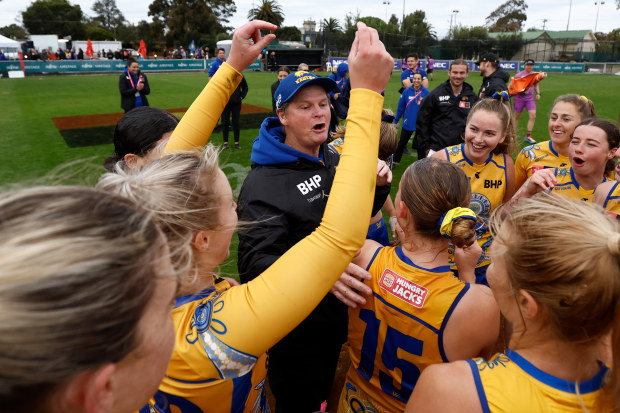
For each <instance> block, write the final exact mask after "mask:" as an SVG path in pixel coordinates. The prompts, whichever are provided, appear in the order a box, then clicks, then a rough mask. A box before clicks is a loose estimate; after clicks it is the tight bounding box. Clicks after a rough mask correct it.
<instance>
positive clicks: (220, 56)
mask: <svg viewBox="0 0 620 413" xmlns="http://www.w3.org/2000/svg"><path fill="white" fill-rule="evenodd" d="M217 58H218V59H220V60H224V59H225V58H226V52H225V51H223V50H219V51H218V52H217Z"/></svg>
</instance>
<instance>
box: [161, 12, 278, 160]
mask: <svg viewBox="0 0 620 413" xmlns="http://www.w3.org/2000/svg"><path fill="white" fill-rule="evenodd" d="M276 28H277V26H275V25H273V24H271V23H267V22H264V21H262V20H253V21H251V22H249V23H246V24H244V25H243V26H241V27H240V28H238V29H237V30H235V34H234V35H233V43H232V46H231V49H230V55H229V57H228V62H225V63H223V64H222V66H220V68H219V69H218V71H217V72H215V75H214V76H213V77H212V78H211V80H210V81H209V83H207V86H205V88H204V89H203V90H202V92H201V93H200V95H198V97H197V98H196V100H194V103H192V105H191V106H190V107H189V109H188V110H187V113H186V114H185V116H183V119H181V122H179V124H178V126H177V127H176V128H175V129H174V132H172V136H171V137H170V140H169V141H168V144H167V145H166V148H165V149H164V155H168V154H170V153H173V152H176V151H183V150H192V149H194V148H197V147H202V146H204V145H205V143H207V141H208V140H209V138H210V137H211V133H212V132H213V129H215V126H216V125H217V121H218V119H219V118H220V115H221V114H222V111H223V110H224V106H226V104H227V103H228V99H229V98H230V95H231V94H232V93H233V92H234V91H235V89H236V88H237V86H238V85H239V83H240V82H241V79H242V75H241V72H242V71H243V69H245V68H246V67H248V66H249V65H250V64H251V63H252V62H253V61H254V59H256V56H258V54H259V53H260V52H261V50H263V48H265V47H266V46H267V45H268V44H269V42H271V41H272V40H273V39H275V35H273V34H268V35H267V36H265V37H261V35H260V29H269V30H275V29H276ZM250 40H252V41H250Z"/></svg>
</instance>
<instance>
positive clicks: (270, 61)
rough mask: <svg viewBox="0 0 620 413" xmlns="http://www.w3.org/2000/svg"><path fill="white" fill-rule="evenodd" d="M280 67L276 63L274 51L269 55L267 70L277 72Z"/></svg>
mask: <svg viewBox="0 0 620 413" xmlns="http://www.w3.org/2000/svg"><path fill="white" fill-rule="evenodd" d="M277 67H278V62H276V52H274V51H273V50H272V51H271V52H270V53H269V55H267V69H268V70H269V71H270V72H275V71H276V68H277Z"/></svg>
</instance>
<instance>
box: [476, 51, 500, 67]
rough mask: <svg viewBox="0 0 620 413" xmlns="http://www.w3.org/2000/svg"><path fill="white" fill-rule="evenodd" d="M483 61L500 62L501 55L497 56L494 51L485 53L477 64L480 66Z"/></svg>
mask: <svg viewBox="0 0 620 413" xmlns="http://www.w3.org/2000/svg"><path fill="white" fill-rule="evenodd" d="M482 62H492V63H499V57H497V55H496V54H494V53H485V54H483V55H482V56H481V57H480V60H478V61H477V62H476V64H477V65H478V66H480V63H482Z"/></svg>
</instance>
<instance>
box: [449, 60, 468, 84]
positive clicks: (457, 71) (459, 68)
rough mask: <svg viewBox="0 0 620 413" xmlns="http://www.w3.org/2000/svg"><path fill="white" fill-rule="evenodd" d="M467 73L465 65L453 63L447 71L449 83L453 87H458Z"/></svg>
mask: <svg viewBox="0 0 620 413" xmlns="http://www.w3.org/2000/svg"><path fill="white" fill-rule="evenodd" d="M468 74H469V72H468V69H467V65H453V66H452V67H451V68H450V70H449V71H448V76H449V77H450V85H451V86H452V87H453V88H460V87H461V86H463V82H465V79H467V75H468Z"/></svg>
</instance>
